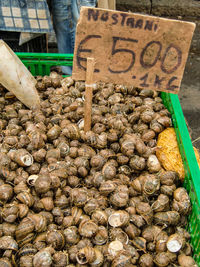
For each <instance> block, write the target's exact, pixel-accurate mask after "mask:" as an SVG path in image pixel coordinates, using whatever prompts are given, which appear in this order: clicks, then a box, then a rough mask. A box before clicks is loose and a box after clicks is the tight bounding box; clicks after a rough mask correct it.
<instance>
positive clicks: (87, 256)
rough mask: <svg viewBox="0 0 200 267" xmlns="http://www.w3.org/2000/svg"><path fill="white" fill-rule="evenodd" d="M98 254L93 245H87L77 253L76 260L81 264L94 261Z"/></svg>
mask: <svg viewBox="0 0 200 267" xmlns="http://www.w3.org/2000/svg"><path fill="white" fill-rule="evenodd" d="M95 258H96V254H95V250H94V248H92V247H85V248H82V249H80V250H79V251H78V253H77V254H76V260H77V262H78V263H79V264H81V265H82V264H86V263H92V262H94V261H95Z"/></svg>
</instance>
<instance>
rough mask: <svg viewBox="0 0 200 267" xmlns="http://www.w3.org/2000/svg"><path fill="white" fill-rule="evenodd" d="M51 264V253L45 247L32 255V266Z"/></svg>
mask: <svg viewBox="0 0 200 267" xmlns="http://www.w3.org/2000/svg"><path fill="white" fill-rule="evenodd" d="M51 264H52V257H51V253H50V252H49V251H48V250H47V249H46V248H45V249H42V250H40V251H39V252H38V253H36V254H35V255H34V257H33V266H34V267H40V266H45V267H50V266H51Z"/></svg>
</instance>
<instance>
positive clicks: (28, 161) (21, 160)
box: [9, 148, 33, 167]
mask: <svg viewBox="0 0 200 267" xmlns="http://www.w3.org/2000/svg"><path fill="white" fill-rule="evenodd" d="M9 155H10V158H11V159H12V160H13V161H14V162H16V163H18V164H19V165H20V166H22V167H28V166H31V165H32V164H33V157H32V155H31V154H30V153H29V152H28V151H27V150H25V149H23V148H21V149H18V150H16V151H12V152H11V153H10V154H9Z"/></svg>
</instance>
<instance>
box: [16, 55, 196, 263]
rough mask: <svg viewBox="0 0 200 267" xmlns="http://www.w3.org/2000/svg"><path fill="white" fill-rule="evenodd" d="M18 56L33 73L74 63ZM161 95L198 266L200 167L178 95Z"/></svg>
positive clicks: (63, 57)
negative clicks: (188, 205) (171, 131)
mask: <svg viewBox="0 0 200 267" xmlns="http://www.w3.org/2000/svg"><path fill="white" fill-rule="evenodd" d="M18 56H19V57H20V59H21V60H22V61H23V63H24V64H25V65H26V66H27V67H28V68H29V69H30V70H31V72H32V74H33V75H48V74H49V72H50V67H51V66H55V65H57V66H62V65H67V66H72V62H73V55H63V54H62V55H60V54H30V53H19V54H18ZM161 97H162V99H163V102H164V104H165V106H166V107H167V108H168V110H169V111H170V113H171V115H172V121H173V126H174V128H175V131H176V136H177V140H178V144H179V148H180V152H181V156H182V159H183V162H184V168H185V180H184V187H185V188H186V189H187V191H188V193H189V195H190V198H191V203H192V211H191V214H190V216H189V218H188V226H187V228H188V230H189V232H190V234H191V244H192V245H193V249H194V253H193V255H194V259H195V261H196V262H197V264H198V266H200V238H199V237H200V170H199V167H198V163H197V160H196V157H195V154H194V150H193V146H192V142H191V139H190V136H189V132H188V129H187V126H186V123H185V119H184V116H183V111H182V108H181V105H180V102H179V98H178V95H174V94H169V93H164V92H162V93H161ZM188 267H189V266H188Z"/></svg>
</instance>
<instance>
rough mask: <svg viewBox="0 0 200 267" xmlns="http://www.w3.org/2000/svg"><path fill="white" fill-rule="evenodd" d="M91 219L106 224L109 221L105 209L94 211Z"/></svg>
mask: <svg viewBox="0 0 200 267" xmlns="http://www.w3.org/2000/svg"><path fill="white" fill-rule="evenodd" d="M91 219H92V220H93V221H94V222H95V223H97V224H102V225H106V224H107V222H108V216H107V214H106V212H105V211H103V210H98V209H97V210H95V211H94V212H93V213H92V216H91Z"/></svg>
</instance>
